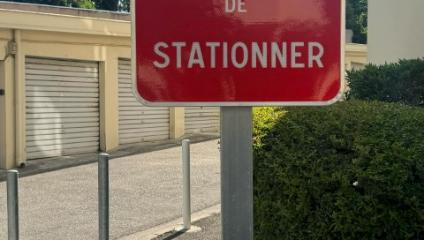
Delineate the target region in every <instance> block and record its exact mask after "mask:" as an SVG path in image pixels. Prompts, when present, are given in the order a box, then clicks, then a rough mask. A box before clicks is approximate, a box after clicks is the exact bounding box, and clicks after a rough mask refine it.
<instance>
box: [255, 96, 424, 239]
mask: <svg viewBox="0 0 424 240" xmlns="http://www.w3.org/2000/svg"><path fill="white" fill-rule="evenodd" d="M254 119H255V120H254V124H255V130H254V143H255V145H254V157H255V172H254V182H255V187H254V197H255V237H256V238H255V239H257V240H283V239H293V240H302V239H307V240H310V239H313V240H315V239H325V240H331V239H352V240H362V239H367V240H372V239H384V240H399V239H424V110H423V109H422V108H417V107H412V106H405V105H401V104H394V103H382V102H362V101H346V102H342V103H338V104H335V105H333V106H330V107H324V108H296V109H289V111H287V112H285V111H284V110H282V109H278V108H275V109H273V108H264V109H256V110H255V118H254Z"/></svg>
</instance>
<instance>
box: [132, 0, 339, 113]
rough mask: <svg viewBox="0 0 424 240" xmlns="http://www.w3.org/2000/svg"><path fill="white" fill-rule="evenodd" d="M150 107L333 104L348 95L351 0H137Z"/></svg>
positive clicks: (138, 60)
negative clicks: (347, 20)
mask: <svg viewBox="0 0 424 240" xmlns="http://www.w3.org/2000/svg"><path fill="white" fill-rule="evenodd" d="M133 9H134V11H133V23H134V24H133V46H134V53H133V55H134V56H133V61H134V64H133V69H134V70H133V71H134V78H135V79H134V81H135V90H136V91H135V92H136V95H138V96H139V97H141V100H142V101H144V102H145V103H147V104H149V105H157V106H159V105H161V106H179V105H180V106H189V105H204V106H206V105H209V106H212V105H215V106H232V105H236V106H241V105H245V106H252V105H326V104H330V103H332V102H335V100H336V99H337V97H338V96H340V94H341V91H340V90H341V88H342V79H343V77H342V76H343V71H344V69H343V49H344V48H343V45H344V44H343V43H344V41H343V39H344V20H343V19H344V0H201V1H199V0H175V1H169V0H134V1H133Z"/></svg>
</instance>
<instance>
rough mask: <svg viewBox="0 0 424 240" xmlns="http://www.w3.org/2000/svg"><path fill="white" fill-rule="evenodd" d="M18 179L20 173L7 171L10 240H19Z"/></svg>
mask: <svg viewBox="0 0 424 240" xmlns="http://www.w3.org/2000/svg"><path fill="white" fill-rule="evenodd" d="M18 177H19V172H18V171H16V170H9V171H7V175H6V181H7V224H8V225H7V226H8V227H7V228H8V239H9V240H18V239H19V201H18Z"/></svg>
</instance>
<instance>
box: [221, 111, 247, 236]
mask: <svg viewBox="0 0 424 240" xmlns="http://www.w3.org/2000/svg"><path fill="white" fill-rule="evenodd" d="M252 126H253V123H252V108H251V107H222V108H221V215H222V239H223V240H253V146H252V145H253V141H252Z"/></svg>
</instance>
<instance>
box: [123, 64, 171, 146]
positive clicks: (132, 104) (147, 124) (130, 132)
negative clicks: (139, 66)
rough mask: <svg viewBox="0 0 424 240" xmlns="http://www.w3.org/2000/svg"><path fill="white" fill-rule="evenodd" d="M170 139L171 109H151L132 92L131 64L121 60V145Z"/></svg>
mask: <svg viewBox="0 0 424 240" xmlns="http://www.w3.org/2000/svg"><path fill="white" fill-rule="evenodd" d="M166 139H169V108H157V107H155V108H151V107H146V106H143V105H142V104H141V103H139V102H138V101H137V99H136V98H135V96H134V94H133V90H132V80H131V62H130V61H129V60H119V141H120V144H121V145H125V144H133V143H141V142H148V141H158V140H166Z"/></svg>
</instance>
